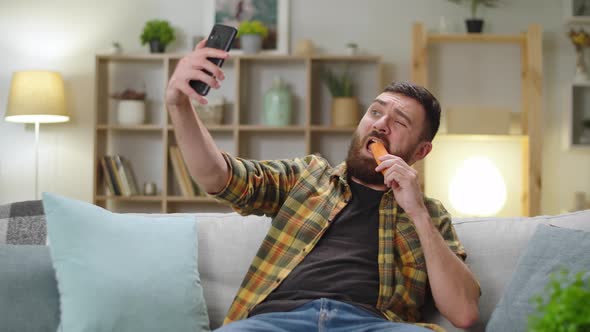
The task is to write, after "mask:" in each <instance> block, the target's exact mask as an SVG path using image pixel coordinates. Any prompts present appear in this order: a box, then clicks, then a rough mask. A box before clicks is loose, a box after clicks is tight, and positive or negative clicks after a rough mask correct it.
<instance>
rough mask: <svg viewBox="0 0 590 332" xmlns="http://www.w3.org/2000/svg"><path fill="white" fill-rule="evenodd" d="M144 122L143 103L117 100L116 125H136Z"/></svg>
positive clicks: (141, 101) (140, 101)
mask: <svg viewBox="0 0 590 332" xmlns="http://www.w3.org/2000/svg"><path fill="white" fill-rule="evenodd" d="M144 122H145V101H143V100H119V104H118V106H117V123H119V124H122V125H138V124H143V123H144Z"/></svg>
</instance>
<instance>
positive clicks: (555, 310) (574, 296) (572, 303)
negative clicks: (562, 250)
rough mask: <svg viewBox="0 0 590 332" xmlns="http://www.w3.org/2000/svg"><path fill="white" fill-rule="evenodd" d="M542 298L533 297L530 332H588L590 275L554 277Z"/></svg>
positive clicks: (589, 325) (563, 272)
mask: <svg viewBox="0 0 590 332" xmlns="http://www.w3.org/2000/svg"><path fill="white" fill-rule="evenodd" d="M545 289H546V292H545V293H546V294H545V296H540V295H538V296H535V297H533V298H532V302H533V304H534V306H535V309H536V311H537V312H536V313H535V314H532V315H531V316H529V331H530V332H561V331H563V332H582V331H590V274H588V272H587V271H586V272H584V271H580V272H578V273H575V274H573V273H572V274H570V273H569V272H568V271H567V270H562V271H561V272H559V273H553V274H552V275H551V278H550V281H549V283H548V284H547V286H546V287H545Z"/></svg>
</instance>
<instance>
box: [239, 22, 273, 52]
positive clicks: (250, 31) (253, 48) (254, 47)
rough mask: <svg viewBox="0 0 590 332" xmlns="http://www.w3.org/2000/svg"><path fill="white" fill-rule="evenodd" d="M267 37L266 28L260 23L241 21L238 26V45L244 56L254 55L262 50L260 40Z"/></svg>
mask: <svg viewBox="0 0 590 332" xmlns="http://www.w3.org/2000/svg"><path fill="white" fill-rule="evenodd" d="M266 36H268V28H267V27H266V26H265V25H264V23H262V22H261V21H257V20H254V21H242V22H241V23H240V25H239V26H238V37H239V38H240V45H241V47H242V51H243V52H244V53H245V54H256V53H258V52H259V51H260V49H261V48H262V40H263V39H264V38H266Z"/></svg>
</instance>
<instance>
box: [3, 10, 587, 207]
mask: <svg viewBox="0 0 590 332" xmlns="http://www.w3.org/2000/svg"><path fill="white" fill-rule="evenodd" d="M204 1H205V0H201V1H199V0H193V1H186V0H176V1H157V0H145V1H139V0H130V1H122V2H120V1H113V0H107V1H101V2H100V3H99V2H96V1H88V0H79V1H68V0H54V1H30V0H29V1H18V2H17V1H8V0H0V8H1V10H0V31H3V33H2V34H0V45H2V46H0V47H1V48H2V49H1V52H0V116H1V117H3V115H4V112H5V105H6V98H7V95H8V89H9V85H10V79H11V75H12V72H14V71H17V70H25V69H34V68H43V69H51V70H57V71H60V72H61V73H62V74H63V76H64V79H65V82H66V88H67V93H68V95H67V103H68V106H69V109H70V111H71V113H72V116H73V117H72V121H71V122H69V123H66V124H58V125H45V126H42V127H41V145H40V164H41V165H42V169H41V174H40V180H39V181H40V189H41V191H54V192H58V193H61V194H64V195H67V196H71V197H75V198H78V199H82V200H88V201H89V200H91V198H92V171H91V169H92V151H93V130H92V129H93V116H92V102H91V101H92V98H93V75H94V57H93V56H94V54H95V53H97V52H100V51H102V50H105V49H107V48H108V47H109V44H110V42H111V41H113V40H117V41H119V42H121V43H122V45H123V47H124V49H125V50H127V51H140V50H145V48H144V47H142V46H141V45H139V38H138V36H139V34H140V32H141V28H142V26H143V23H144V22H145V21H146V20H148V19H151V18H155V17H158V18H165V19H168V20H170V21H171V22H172V23H173V25H174V26H175V27H176V28H177V29H178V30H179V32H180V35H179V39H180V41H179V42H177V43H176V44H175V45H173V47H174V48H173V50H174V51H187V50H188V46H187V45H189V44H190V43H191V42H190V36H193V35H198V34H205V33H207V31H203V29H202V23H201V22H202V18H203V17H204V15H206V14H207V13H204V12H203V10H202V8H204V7H205V6H204ZM290 7H291V8H290V13H291V15H290V16H291V22H290V35H291V49H293V45H294V43H295V41H296V40H298V39H302V38H312V39H313V40H314V41H315V43H316V44H317V45H318V46H319V47H320V48H321V50H323V51H325V52H330V53H335V52H340V51H341V50H342V48H343V45H344V44H345V43H346V42H348V41H356V42H358V43H359V45H360V47H361V49H362V50H364V51H366V52H368V53H372V54H381V55H382V56H383V58H384V62H385V64H386V67H385V69H386V73H385V74H386V75H385V78H386V79H387V80H391V79H393V78H395V79H409V78H410V64H411V59H410V54H411V26H412V23H413V22H414V21H423V22H425V23H426V24H427V26H428V27H429V28H431V29H436V28H437V27H438V26H439V22H440V17H441V16H444V18H445V21H446V22H447V25H448V29H449V30H451V31H457V32H458V31H462V20H463V18H464V17H465V16H466V15H467V9H465V8H463V7H458V6H456V5H454V4H452V3H450V2H448V1H444V0H412V1H402V0H370V1H358V0H321V1H318V0H291V4H290ZM482 14H484V15H485V17H486V18H487V20H488V22H487V24H488V31H493V32H496V33H515V32H518V31H522V30H524V29H526V26H527V25H528V24H529V23H540V24H542V25H543V28H544V31H545V36H544V70H545V73H544V74H545V84H544V92H545V104H544V115H545V137H546V139H545V143H544V144H545V145H544V160H543V163H544V165H543V181H544V190H543V198H542V199H543V201H542V206H543V213H559V212H562V211H563V210H566V209H569V208H571V206H572V201H573V192H574V191H578V190H581V191H586V192H588V193H590V172H588V170H589V169H590V153H589V152H587V151H576V152H570V151H567V150H564V149H563V146H562V129H561V127H562V125H563V124H562V112H563V111H564V105H566V102H565V100H564V92H565V91H566V90H565V88H566V87H567V84H568V83H569V82H570V80H571V77H572V75H573V67H574V55H573V47H572V46H571V45H570V44H569V40H568V39H567V38H566V37H565V31H566V29H565V27H564V25H563V21H562V9H561V4H560V1H556V0H520V1H514V2H504V5H503V6H502V8H499V9H484V10H483V11H482ZM506 52H508V53H509V52H511V51H510V50H508V51H506ZM490 58H491V59H492V61H493V60H495V59H499V60H497V63H498V64H502V63H503V61H502V60H503V59H504V57H501V56H498V57H495V58H494V57H490ZM479 61H481V59H480V58H479V57H469V56H466V55H463V54H462V53H460V52H459V53H458V54H457V55H454V56H453V57H451V60H450V61H449V62H444V68H448V67H447V66H453V64H455V65H456V66H457V68H458V69H457V71H458V74H465V73H466V71H467V69H466V68H468V69H469V70H470V71H471V70H473V68H478V64H479V63H481V62H479ZM511 63H512V60H510V62H507V65H508V68H511V67H510V66H512V67H513V66H514V65H513V64H511ZM444 68H443V69H444ZM452 68H455V67H454V66H453V67H452ZM482 68H484V69H482V70H483V72H481V73H479V75H480V76H478V77H481V80H482V81H481V82H484V81H485V84H482V85H481V87H479V89H480V90H479V93H480V95H481V96H483V97H482V98H485V100H486V101H491V102H493V101H494V100H502V99H503V98H504V94H505V92H504V91H505V90H502V88H505V87H506V83H507V82H509V83H510V82H512V83H511V84H508V86H509V87H513V86H517V85H514V80H510V81H507V80H506V78H505V77H504V76H502V75H496V73H495V70H496V69H495V68H493V67H489V68H488V67H485V66H482ZM443 69H439V70H443ZM444 70H446V69H444ZM451 72H452V70H451ZM460 83H461V81H460V80H457V81H453V80H451V81H444V82H440V83H439V85H440V86H438V87H437V89H436V90H437V91H440V92H441V93H447V92H446V91H451V92H448V94H450V95H441V96H440V97H441V100H443V101H444V100H446V99H449V98H458V99H460V98H462V97H465V98H466V99H468V97H469V96H473V93H474V91H473V89H478V87H471V90H468V89H450V88H449V87H453V86H455V85H457V84H460ZM484 91H485V93H483V92H484ZM488 93H489V94H488ZM508 95H509V98H508V99H510V100H518V97H517V95H515V94H514V92H509V93H508ZM490 96H491V97H490ZM512 106H514V105H512ZM33 136H34V135H33V131H32V129H31V128H30V127H27V126H23V125H20V124H12V123H6V122H3V121H0V151H2V153H1V154H0V204H1V203H6V202H10V201H16V200H24V199H32V198H33V197H34V193H33V191H34V190H33V175H34V174H33V172H34V168H33V158H34V149H33V147H34V137H33Z"/></svg>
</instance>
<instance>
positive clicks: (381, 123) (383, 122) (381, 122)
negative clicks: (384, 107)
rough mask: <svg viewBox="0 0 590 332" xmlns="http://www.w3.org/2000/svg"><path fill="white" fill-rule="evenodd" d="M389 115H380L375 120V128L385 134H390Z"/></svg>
mask: <svg viewBox="0 0 590 332" xmlns="http://www.w3.org/2000/svg"><path fill="white" fill-rule="evenodd" d="M387 119H388V117H387V116H382V117H380V118H379V119H378V120H377V121H375V122H373V129H374V130H376V131H378V132H380V133H383V134H385V135H388V134H389V126H388V125H387V122H388V120H387Z"/></svg>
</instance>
